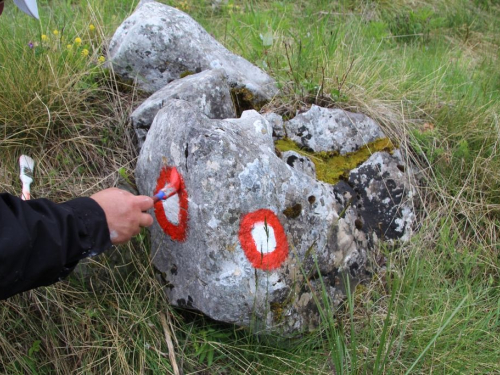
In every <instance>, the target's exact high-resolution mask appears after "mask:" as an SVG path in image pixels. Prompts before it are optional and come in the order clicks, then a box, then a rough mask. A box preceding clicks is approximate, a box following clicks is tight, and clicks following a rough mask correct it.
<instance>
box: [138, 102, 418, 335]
mask: <svg viewBox="0 0 500 375" xmlns="http://www.w3.org/2000/svg"><path fill="white" fill-rule="evenodd" d="M272 130H273V129H272V125H271V124H270V123H269V122H268V121H267V120H266V119H265V118H264V117H263V116H261V115H259V114H258V113H257V112H255V111H246V112H244V113H243V115H242V117H241V118H240V119H226V120H217V119H209V118H208V117H207V116H205V115H204V114H203V113H202V112H201V111H200V110H199V108H198V107H196V106H195V105H193V104H190V103H188V102H185V101H181V100H171V101H169V102H168V103H167V104H166V105H165V106H164V107H163V108H162V109H161V110H160V111H159V112H158V114H157V116H156V118H155V120H154V122H153V124H152V126H151V129H150V131H149V135H148V137H147V139H146V141H145V143H144V145H143V147H142V149H141V153H140V156H139V159H138V163H137V169H136V180H137V183H138V188H139V191H140V192H141V193H142V194H146V195H152V194H154V193H155V192H156V191H157V190H158V189H159V188H161V187H163V186H165V184H167V183H168V181H169V179H170V173H171V168H172V167H176V168H177V170H178V171H179V172H180V174H181V176H182V183H181V189H180V190H179V192H178V194H176V195H174V196H173V197H171V198H169V199H168V200H167V201H165V202H158V203H156V205H155V217H156V222H155V224H154V225H153V226H152V228H151V235H152V251H153V260H154V264H155V265H156V267H157V268H158V269H159V270H160V271H161V272H162V274H163V276H164V278H165V279H166V281H167V282H168V284H167V286H166V288H165V291H166V293H167V294H168V296H169V298H170V301H171V303H173V304H174V305H177V306H183V307H188V308H191V309H196V310H199V311H201V312H203V313H205V314H206V315H208V316H210V317H212V318H214V319H216V320H220V321H224V322H230V323H236V324H239V325H243V326H253V327H254V328H255V329H257V330H260V329H262V330H273V331H278V332H281V333H282V334H285V335H289V334H292V333H295V332H299V331H304V330H307V329H311V328H314V327H316V326H317V325H318V323H319V320H320V315H319V313H318V309H317V305H316V302H315V297H318V298H319V299H320V300H321V299H322V297H321V295H322V292H325V293H326V295H327V296H328V298H329V299H330V301H331V303H332V304H334V305H338V304H339V303H340V302H341V301H342V300H343V299H344V298H345V285H344V281H345V280H351V281H352V282H353V283H355V282H356V281H357V280H359V279H360V278H362V277H363V275H364V274H365V273H366V267H365V266H366V263H367V257H368V253H369V252H370V251H373V249H374V247H375V246H376V245H377V243H378V241H380V240H381V239H383V240H387V239H391V238H392V239H397V238H402V237H405V236H406V237H407V236H409V235H410V234H411V227H412V223H413V220H414V215H413V211H412V206H411V204H412V188H411V185H410V184H409V183H408V175H407V173H406V172H403V171H402V170H401V168H400V167H399V166H400V165H401V164H402V160H401V156H400V155H399V153H398V152H393V153H392V154H391V153H387V152H376V153H374V154H373V155H371V157H369V158H368V160H366V161H365V162H363V163H361V165H359V166H358V167H357V168H354V169H353V170H352V171H351V173H350V174H349V177H348V179H347V180H346V181H340V182H338V183H337V184H335V185H331V184H327V183H325V182H321V181H318V180H317V179H316V178H314V171H312V168H311V167H307V168H304V166H307V165H308V162H307V161H306V160H305V159H304V160H303V161H300V160H299V161H300V163H299V164H297V166H299V167H300V168H294V167H293V164H294V163H291V164H292V165H290V163H288V162H287V161H288V159H289V158H290V157H291V156H296V157H297V158H300V155H295V154H285V160H283V159H282V158H280V157H279V156H278V155H277V154H276V152H275V146H274V142H273V138H272ZM345 142H349V140H346V141H345ZM281 155H283V154H281ZM388 187H389V189H390V190H388ZM323 286H324V287H323Z"/></svg>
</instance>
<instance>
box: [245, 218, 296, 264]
mask: <svg viewBox="0 0 500 375" xmlns="http://www.w3.org/2000/svg"><path fill="white" fill-rule="evenodd" d="M259 223H266V224H267V225H268V226H270V227H272V228H273V231H274V238H275V240H276V247H275V249H274V250H273V251H272V252H270V253H267V254H263V253H261V252H260V251H259V250H258V249H257V245H256V244H255V240H254V238H253V236H252V229H253V228H254V227H255V225H257V224H259ZM238 236H239V239H240V244H241V247H242V248H243V251H244V252H245V255H246V256H247V258H248V260H249V261H250V263H252V265H253V266H254V267H255V268H260V269H263V270H273V269H276V268H278V267H279V266H281V264H282V263H283V262H284V261H285V259H286V258H287V257H288V241H287V239H286V234H285V231H284V230H283V227H282V226H281V223H280V221H279V219H278V217H277V216H276V215H275V214H274V212H272V211H271V210H267V209H261V210H257V211H254V212H250V213H248V214H246V215H245V216H244V217H243V219H242V220H241V223H240V231H239V235H238Z"/></svg>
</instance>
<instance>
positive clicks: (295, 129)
mask: <svg viewBox="0 0 500 375" xmlns="http://www.w3.org/2000/svg"><path fill="white" fill-rule="evenodd" d="M284 127H285V129H286V132H287V135H288V137H289V138H290V139H291V140H293V141H294V142H297V143H299V144H301V145H302V146H303V147H306V148H308V149H310V150H313V151H316V152H321V151H328V152H338V153H340V154H341V155H343V154H346V153H348V152H354V151H357V150H358V149H359V148H360V147H361V146H363V145H366V144H369V143H371V142H374V141H376V140H377V139H381V138H385V135H384V133H383V132H382V130H381V129H380V127H379V126H378V125H377V123H376V122H375V121H373V120H372V119H371V118H369V117H368V116H365V115H363V114H360V113H352V112H348V111H345V110H343V109H338V108H323V107H319V106H317V105H313V106H312V107H311V109H309V110H308V111H307V112H304V113H301V114H298V115H297V116H295V117H294V118H293V119H291V120H290V121H286V122H285V124H284Z"/></svg>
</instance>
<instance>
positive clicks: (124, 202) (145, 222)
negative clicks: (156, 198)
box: [90, 188, 154, 245]
mask: <svg viewBox="0 0 500 375" xmlns="http://www.w3.org/2000/svg"><path fill="white" fill-rule="evenodd" d="M90 198H92V199H93V200H95V201H96V202H97V203H98V204H99V206H101V208H102V209H103V211H104V213H105V214H106V221H107V223H108V228H109V234H110V236H111V242H112V243H113V244H115V245H116V244H121V243H125V242H127V241H128V240H130V239H131V238H132V237H133V236H136V235H138V234H139V232H140V231H141V227H149V226H150V225H152V224H153V217H152V216H151V215H150V214H148V213H147V212H145V211H146V210H148V209H150V208H153V206H154V203H153V199H152V198H151V197H148V196H145V195H133V194H131V193H129V192H128V191H125V190H121V189H117V188H109V189H105V190H102V191H100V192H98V193H96V194H94V195H92V196H91V197H90Z"/></svg>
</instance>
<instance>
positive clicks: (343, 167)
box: [276, 138, 395, 185]
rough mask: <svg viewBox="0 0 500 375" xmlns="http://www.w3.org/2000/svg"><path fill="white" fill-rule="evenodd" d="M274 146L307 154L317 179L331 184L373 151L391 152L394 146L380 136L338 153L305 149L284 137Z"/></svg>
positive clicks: (345, 176)
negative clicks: (313, 166) (357, 147)
mask: <svg viewBox="0 0 500 375" xmlns="http://www.w3.org/2000/svg"><path fill="white" fill-rule="evenodd" d="M276 148H277V149H278V150H280V151H281V152H285V151H295V152H297V153H299V154H301V155H304V156H307V157H308V158H309V159H311V161H312V162H313V163H314V165H315V167H316V175H317V178H318V180H321V181H324V182H327V183H329V184H332V185H333V184H336V183H337V182H339V181H340V180H341V179H346V178H347V177H348V175H349V172H350V171H351V170H353V169H354V168H356V167H358V166H359V165H361V164H362V163H364V162H365V161H366V160H368V158H369V157H370V156H371V155H372V154H374V153H375V152H380V151H386V152H389V153H392V151H394V148H395V147H394V144H393V143H392V142H391V140H390V139H389V138H380V139H377V140H376V141H374V142H370V143H367V144H366V145H364V146H362V147H360V148H359V149H358V150H357V151H354V152H349V153H346V154H344V155H339V153H338V152H336V151H328V152H327V151H321V152H310V151H306V150H303V149H302V148H301V147H300V146H299V145H297V143H295V142H294V141H292V140H291V139H289V138H284V139H280V140H278V141H276Z"/></svg>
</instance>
